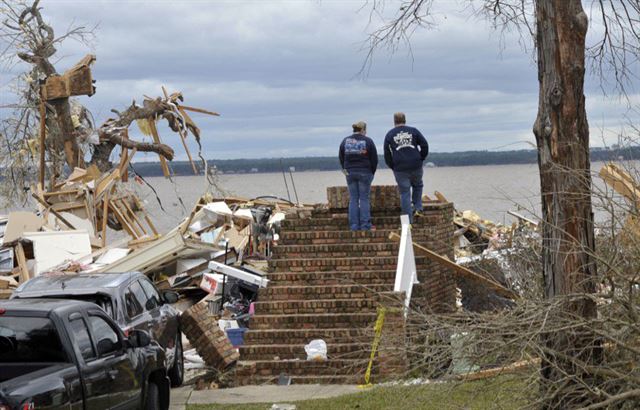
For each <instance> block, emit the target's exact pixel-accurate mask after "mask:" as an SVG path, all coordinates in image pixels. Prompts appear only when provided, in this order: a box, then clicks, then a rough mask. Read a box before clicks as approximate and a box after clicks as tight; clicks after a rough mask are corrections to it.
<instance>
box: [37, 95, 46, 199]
mask: <svg viewBox="0 0 640 410" xmlns="http://www.w3.org/2000/svg"><path fill="white" fill-rule="evenodd" d="M46 133H47V109H46V107H45V106H44V98H43V97H42V93H41V94H40V152H39V154H40V169H39V179H38V180H39V181H40V185H41V186H43V187H44V179H45V176H44V171H45V168H44V161H45V158H44V152H45V150H46V141H45V139H46Z"/></svg>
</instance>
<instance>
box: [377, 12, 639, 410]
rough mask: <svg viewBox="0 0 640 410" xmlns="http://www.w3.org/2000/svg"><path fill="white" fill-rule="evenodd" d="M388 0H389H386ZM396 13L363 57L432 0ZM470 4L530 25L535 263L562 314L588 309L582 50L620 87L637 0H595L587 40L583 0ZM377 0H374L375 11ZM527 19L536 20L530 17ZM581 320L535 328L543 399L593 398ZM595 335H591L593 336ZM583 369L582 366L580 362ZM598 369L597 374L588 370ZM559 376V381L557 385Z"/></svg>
mask: <svg viewBox="0 0 640 410" xmlns="http://www.w3.org/2000/svg"><path fill="white" fill-rule="evenodd" d="M389 3H390V2H386V5H387V6H388V5H389ZM393 4H394V6H395V5H396V4H398V5H397V12H396V14H395V15H394V17H393V18H391V19H390V20H386V21H385V22H384V23H383V24H382V25H381V27H380V28H379V29H377V30H375V31H374V32H373V33H372V34H371V35H370V37H369V43H370V50H369V54H368V55H367V63H369V62H370V61H371V58H372V56H373V52H374V51H375V50H376V49H377V48H379V47H387V48H388V49H390V50H391V51H395V49H396V47H397V46H398V42H401V41H405V42H407V43H408V42H409V41H410V39H411V35H412V34H413V33H414V31H415V30H416V29H417V28H419V27H427V28H428V27H430V26H431V25H433V24H434V23H433V21H432V19H431V16H432V13H433V7H434V4H437V1H435V0H404V1H400V2H399V3H393ZM469 4H470V5H471V7H472V10H473V11H474V12H476V13H479V14H482V15H484V16H487V17H489V18H490V19H492V21H493V23H494V25H495V26H496V27H501V28H504V29H509V28H515V29H516V30H518V31H519V32H520V33H521V34H527V33H530V34H531V35H532V38H533V42H534V44H535V47H536V49H537V54H536V57H537V64H538V80H539V84H540V92H539V104H538V116H537V118H536V120H535V123H534V126H533V132H534V134H535V137H536V143H537V148H538V165H539V171H540V183H541V196H542V217H543V226H542V241H543V251H542V273H543V277H544V289H545V295H546V297H547V298H548V299H550V300H551V299H556V298H559V297H562V298H561V300H563V301H565V303H564V304H563V308H564V309H565V310H566V312H567V315H569V316H571V315H573V316H575V317H577V318H581V320H590V319H595V317H596V315H597V307H596V304H595V301H594V298H593V297H592V295H593V293H594V292H595V289H596V283H597V280H598V279H597V270H596V263H595V259H594V255H595V238H594V222H593V211H592V203H591V193H592V190H591V173H590V159H589V126H588V121H587V113H586V110H585V96H584V77H585V71H586V70H585V67H586V62H587V56H590V57H592V58H593V62H594V63H595V64H594V67H595V69H596V71H597V72H599V73H603V70H604V69H605V67H607V68H610V69H611V70H612V71H613V72H614V74H615V80H616V84H617V86H618V88H619V89H620V90H623V91H624V86H625V84H626V83H625V81H628V80H629V79H630V78H631V77H632V75H633V72H632V67H633V66H632V65H631V64H633V63H632V62H631V61H633V60H632V59H631V57H635V59H636V60H637V58H638V56H640V49H639V45H640V31H639V30H638V27H639V25H638V23H639V21H640V20H639V17H640V1H639V0H619V1H615V2H614V1H605V0H598V1H594V2H592V7H593V9H594V10H595V11H596V15H597V14H598V13H599V15H600V16H601V20H602V22H603V25H604V32H603V33H602V36H601V39H600V41H599V42H597V43H596V44H595V45H593V46H591V47H590V46H588V45H587V44H586V34H587V29H588V27H589V21H588V17H587V14H586V13H585V11H584V9H583V5H582V1H581V0H469ZM384 5H385V2H384V1H373V3H372V9H373V13H378V12H379V11H380V10H381V8H382V7H383V6H384ZM532 22H533V24H532ZM587 333H589V332H588V331H587V330H585V328H581V327H576V328H572V329H570V330H568V331H566V332H562V333H558V332H550V333H541V334H540V337H542V338H543V339H544V340H545V343H546V347H547V348H546V349H543V350H542V351H541V353H542V354H541V359H542V360H541V362H542V377H543V378H542V383H541V386H542V391H543V392H544V393H545V397H547V401H546V402H545V403H544V404H543V407H545V408H568V407H576V406H579V405H580V404H581V403H580V400H586V401H588V400H592V399H593V394H592V393H593V392H589V389H590V383H589V382H588V379H589V377H590V376H592V374H590V373H588V372H586V373H585V372H584V371H583V370H584V369H585V366H582V367H580V368H578V367H577V366H576V362H575V360H570V359H568V358H579V360H580V361H581V363H587V364H596V363H598V362H599V361H600V360H601V359H602V352H601V346H600V343H599V342H597V338H596V339H594V338H593V337H592V336H593V335H587ZM594 340H596V342H594ZM581 369H582V370H581ZM593 377H597V375H593ZM559 385H564V387H565V388H558V386H559Z"/></svg>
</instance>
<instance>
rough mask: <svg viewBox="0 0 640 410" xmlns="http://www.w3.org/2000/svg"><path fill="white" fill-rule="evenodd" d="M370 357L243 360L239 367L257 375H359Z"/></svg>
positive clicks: (364, 369) (363, 370)
mask: <svg viewBox="0 0 640 410" xmlns="http://www.w3.org/2000/svg"><path fill="white" fill-rule="evenodd" d="M368 363H369V359H368V358H365V359H331V358H329V360H325V361H314V360H295V359H291V360H284V359H281V360H243V361H239V362H238V365H239V366H240V367H241V369H237V371H238V372H239V373H240V374H243V373H245V372H246V373H249V374H251V373H252V374H253V375H255V376H278V375H279V374H280V373H285V374H287V375H289V376H310V375H313V376H336V375H343V376H357V375H364V373H365V371H366V370H367V365H368Z"/></svg>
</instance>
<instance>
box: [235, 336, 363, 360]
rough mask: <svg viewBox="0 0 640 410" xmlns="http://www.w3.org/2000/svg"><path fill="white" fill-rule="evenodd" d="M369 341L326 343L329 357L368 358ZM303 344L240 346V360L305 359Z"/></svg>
mask: <svg viewBox="0 0 640 410" xmlns="http://www.w3.org/2000/svg"><path fill="white" fill-rule="evenodd" d="M371 342H372V340H369V343H339V344H338V343H327V357H328V358H329V359H360V360H363V359H368V358H369V357H370V355H371ZM304 346H305V344H267V345H244V346H240V358H241V360H293V359H299V360H307V353H306V351H305V350H304Z"/></svg>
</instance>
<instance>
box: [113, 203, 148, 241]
mask: <svg viewBox="0 0 640 410" xmlns="http://www.w3.org/2000/svg"><path fill="white" fill-rule="evenodd" d="M128 199H129V198H120V203H121V204H122V206H124V209H125V210H126V211H127V215H130V217H129V221H131V222H133V224H135V225H138V227H139V228H140V231H142V235H141V237H142V236H147V235H148V233H147V230H146V229H144V225H143V224H142V222H140V219H138V216H137V215H136V213H135V212H133V209H131V207H130V206H129V202H128Z"/></svg>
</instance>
